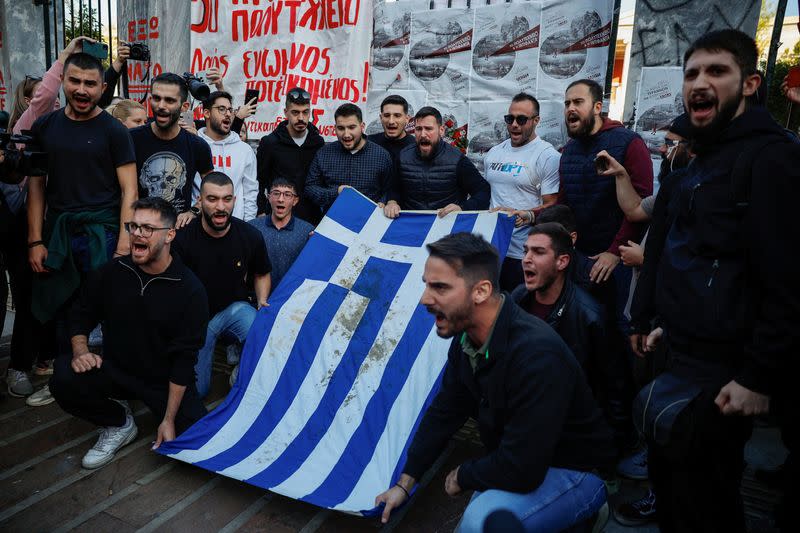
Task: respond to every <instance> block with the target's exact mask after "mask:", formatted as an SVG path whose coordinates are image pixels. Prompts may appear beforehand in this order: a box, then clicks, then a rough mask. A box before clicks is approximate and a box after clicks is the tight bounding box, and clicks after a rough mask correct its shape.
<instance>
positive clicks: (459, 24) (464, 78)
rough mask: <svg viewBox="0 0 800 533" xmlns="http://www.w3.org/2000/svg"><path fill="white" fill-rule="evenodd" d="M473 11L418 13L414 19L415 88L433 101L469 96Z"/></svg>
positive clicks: (412, 56)
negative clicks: (424, 92)
mask: <svg viewBox="0 0 800 533" xmlns="http://www.w3.org/2000/svg"><path fill="white" fill-rule="evenodd" d="M473 18H474V17H473V12H472V10H470V9H465V8H459V9H444V10H440V11H437V12H435V16H433V15H432V14H431V12H430V11H416V12H414V13H413V14H412V18H411V51H410V57H409V67H410V70H411V88H412V89H415V90H420V89H424V90H426V91H428V97H429V98H430V99H443V98H449V99H452V98H459V99H461V98H463V99H464V100H466V99H467V98H468V97H469V81H470V80H469V75H470V70H471V66H470V59H471V57H472V23H473Z"/></svg>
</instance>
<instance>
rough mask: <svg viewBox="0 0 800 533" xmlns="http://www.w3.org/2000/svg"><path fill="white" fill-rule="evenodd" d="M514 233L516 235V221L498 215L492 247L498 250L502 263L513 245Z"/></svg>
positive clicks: (500, 214)
mask: <svg viewBox="0 0 800 533" xmlns="http://www.w3.org/2000/svg"><path fill="white" fill-rule="evenodd" d="M512 233H514V219H513V218H511V217H506V216H504V215H503V214H502V213H498V214H497V224H495V226H494V233H493V234H492V246H494V247H495V248H497V252H498V254H499V255H500V262H501V263H502V261H503V259H504V258H505V257H506V253H507V252H508V247H509V246H510V245H511V234H512Z"/></svg>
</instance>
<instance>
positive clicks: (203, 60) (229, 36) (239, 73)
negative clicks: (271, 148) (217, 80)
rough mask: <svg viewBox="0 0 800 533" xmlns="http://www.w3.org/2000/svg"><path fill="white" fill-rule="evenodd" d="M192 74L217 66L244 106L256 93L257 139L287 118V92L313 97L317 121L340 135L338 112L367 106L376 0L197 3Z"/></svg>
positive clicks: (252, 127)
mask: <svg viewBox="0 0 800 533" xmlns="http://www.w3.org/2000/svg"><path fill="white" fill-rule="evenodd" d="M191 20H192V25H191V49H192V71H193V72H198V71H202V70H204V69H206V68H208V67H211V66H214V67H219V68H220V70H221V72H222V76H223V82H224V84H225V88H226V90H228V91H229V92H230V93H231V94H233V95H234V100H235V101H236V102H235V103H239V102H241V100H240V99H241V98H243V96H244V93H245V90H246V89H256V90H258V93H259V100H258V102H259V105H258V111H257V112H256V114H255V115H254V116H253V117H251V118H250V119H248V121H247V128H248V135H249V138H250V139H251V140H255V139H259V138H261V137H262V136H264V135H267V134H269V133H270V132H272V131H273V130H274V129H275V127H276V126H277V125H278V124H279V123H280V122H281V121H282V120H283V118H284V117H283V116H282V115H283V108H284V100H285V98H286V93H287V92H288V91H289V90H290V89H292V88H295V87H301V88H303V89H305V90H306V91H308V92H309V93H310V95H311V108H312V113H313V120H314V121H315V123H316V125H317V127H318V128H319V131H320V134H321V135H322V136H323V137H325V138H326V139H327V140H332V139H334V138H335V130H334V119H333V113H334V111H335V110H336V108H337V107H339V106H340V105H341V104H343V103H346V102H351V103H354V104H356V105H358V106H360V107H362V108H363V107H364V106H365V104H366V102H367V85H368V81H369V79H368V76H369V55H370V41H371V36H372V0H341V1H340V2H336V3H330V2H328V3H326V2H250V3H243V2H239V1H237V0H201V1H198V2H192V12H191Z"/></svg>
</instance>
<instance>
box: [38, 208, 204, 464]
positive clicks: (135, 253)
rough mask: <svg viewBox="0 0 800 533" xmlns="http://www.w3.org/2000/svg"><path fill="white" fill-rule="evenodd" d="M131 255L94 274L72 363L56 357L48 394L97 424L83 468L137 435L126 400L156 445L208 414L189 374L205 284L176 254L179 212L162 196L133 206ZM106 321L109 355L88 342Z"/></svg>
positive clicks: (77, 314)
mask: <svg viewBox="0 0 800 533" xmlns="http://www.w3.org/2000/svg"><path fill="white" fill-rule="evenodd" d="M132 211H133V213H132V215H131V219H130V220H129V221H128V222H126V223H125V228H126V230H127V231H128V233H130V256H126V257H123V258H120V259H119V260H116V261H111V262H109V263H108V264H106V265H105V266H104V267H103V268H101V269H100V270H98V271H96V272H94V273H93V274H92V275H91V276H90V277H89V279H88V281H87V283H86V284H85V286H84V287H83V290H82V293H81V298H80V300H79V303H78V304H77V305H76V306H75V307H74V308H73V311H72V313H71V316H70V320H71V324H70V333H71V335H72V337H71V340H72V351H71V357H67V358H59V359H58V360H56V364H55V368H54V374H53V377H52V379H51V380H50V388H51V390H52V393H53V396H54V397H55V399H56V401H57V402H58V404H59V405H60V406H61V408H62V409H64V410H65V411H66V412H68V413H70V414H71V415H73V416H76V417H78V418H82V419H84V420H88V421H89V422H92V423H93V424H96V425H98V426H100V428H101V429H100V438H99V439H98V440H97V443H96V444H95V445H94V447H93V448H91V449H90V450H89V451H88V452H86V455H84V456H83V460H82V461H81V464H82V466H83V468H87V469H92V468H99V467H101V466H103V465H105V464H107V463H109V462H111V461H112V460H113V459H114V454H115V453H116V452H117V450H119V449H120V448H121V447H122V446H125V445H126V444H128V443H130V442H132V441H133V439H135V438H136V433H137V428H136V423H135V422H134V420H133V415H132V414H131V411H130V408H129V407H128V404H127V402H125V401H122V400H133V399H138V400H141V401H142V402H144V404H145V405H146V406H147V407H148V408H149V409H150V410H151V411H152V412H153V414H154V415H155V416H156V417H157V418H158V419H160V420H161V423H160V424H159V426H158V432H157V435H156V442H155V445H154V446H153V447H154V448H158V446H159V445H160V444H161V443H162V442H165V441H170V440H173V439H174V438H175V436H176V435H179V434H180V433H182V432H183V431H184V430H186V429H187V428H188V427H189V426H191V425H192V424H193V423H195V422H196V421H197V420H199V419H200V418H202V417H203V416H204V415H205V414H206V409H205V407H204V406H203V404H202V402H201V401H200V398H198V396H197V392H196V391H195V390H194V383H193V367H194V364H195V360H196V357H197V349H198V348H199V347H200V346H201V345H202V344H203V332H204V328H205V324H206V321H207V320H208V306H207V303H206V294H205V291H204V290H203V286H202V285H201V284H200V281H199V280H198V279H197V278H196V277H195V275H194V274H192V272H191V271H190V270H189V269H188V268H186V266H185V265H184V264H183V263H181V261H180V259H179V258H178V257H176V256H174V255H172V254H171V253H170V243H172V242H173V239H174V238H175V220H176V217H177V214H176V213H175V209H174V208H173V207H172V206H171V205H170V204H169V203H167V202H166V201H165V200H163V199H161V198H144V199H142V200H139V201H137V202H136V203H134V204H133V208H132ZM99 321H102V322H103V355H102V356H101V355H99V354H95V353H92V352H91V351H90V350H89V346H88V335H89V332H90V331H91V330H92V328H93V327H95V325H97V323H98V322H99Z"/></svg>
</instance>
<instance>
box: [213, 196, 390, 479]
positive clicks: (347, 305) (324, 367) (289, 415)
mask: <svg viewBox="0 0 800 533" xmlns="http://www.w3.org/2000/svg"><path fill="white" fill-rule="evenodd" d="M328 220H329V221H330V219H328ZM389 224H391V219H388V218H387V217H386V216H384V214H383V211H382V210H381V209H378V208H376V209H375V211H373V213H372V215H371V216H370V218H369V220H368V221H367V223H366V225H365V226H364V229H363V230H362V232H361V233H360V234H358V236H357V238H355V239H353V240H351V241H350V247H349V248H348V250H347V252H346V253H345V256H344V258H343V259H342V261H341V262H340V263H339V266H338V267H337V268H336V271H335V272H334V273H333V275H332V276H331V280H330V282H331V283H335V284H337V285H340V286H342V287H345V288H347V289H351V288H352V287H353V283H355V280H356V279H358V276H359V274H360V273H361V270H362V269H363V267H364V265H365V264H366V261H365V260H364V255H363V254H364V253H365V252H364V249H363V248H362V246H361V244H362V243H363V242H364V241H365V240H366V241H368V242H376V241H379V240H380V238H381V236H382V235H383V234H384V233H385V232H386V229H387V228H388V227H389ZM351 233H352V232H351ZM327 237H328V238H330V239H333V240H336V241H337V242H340V241H341V240H342V239H340V236H339V235H335V234H334V235H328V236H327ZM368 304H369V300H368V299H367V298H364V297H363V296H360V295H358V294H356V293H354V292H349V293H348V294H347V296H346V297H345V299H344V301H343V302H342V305H341V306H340V307H339V309H338V311H337V312H336V315H335V316H334V318H333V320H332V321H331V323H330V325H329V326H328V330H327V331H326V332H325V335H324V336H323V339H322V342H321V343H320V346H319V348H318V349H317V352H316V354H315V356H314V362H313V363H312V364H311V368H310V369H309V372H308V374H307V375H306V377H305V379H304V380H303V383H302V384H301V385H300V388H299V390H298V391H297V393H296V394H295V397H294V399H293V400H292V404H291V405H290V406H289V408H288V409H287V410H286V412H285V413H284V414H283V416H282V417H281V420H280V422H279V423H278V425H277V426H276V427H275V429H274V430H273V431H272V433H271V434H270V435H269V436H267V438H266V439H265V440H264V442H263V443H262V444H261V445H260V446H259V447H258V448H257V449H256V450H255V451H254V452H253V453H251V454H250V455H249V456H248V457H246V458H244V459H243V460H241V461H240V462H238V463H237V464H234V465H231V466H229V467H228V468H226V469H224V470H222V471H221V472H220V473H221V474H223V475H226V476H229V477H233V478H236V479H248V478H250V477H253V476H255V475H257V474H258V473H259V472H261V471H262V470H264V469H265V468H267V467H268V466H269V465H270V464H271V463H272V462H273V461H275V459H277V458H278V457H279V456H280V454H281V453H283V451H284V450H285V449H286V447H287V446H288V445H289V444H290V443H291V442H292V441H293V440H294V438H295V437H297V435H298V433H299V432H300V431H302V429H303V427H305V423H306V421H307V420H308V419H309V417H310V416H311V415H312V414H313V413H314V411H316V409H317V407H318V405H319V403H320V401H321V400H322V396H323V395H324V394H325V390H326V388H327V386H328V381H329V380H330V378H331V376H332V375H333V373H334V372H335V370H336V367H337V366H338V365H339V362H340V361H341V358H342V355H344V353H345V351H346V350H347V346H348V344H349V343H350V339H351V337H352V335H353V330H354V329H355V328H356V326H357V325H358V323H359V322H360V321H361V317H362V315H363V313H364V311H365V310H366V308H367V305H368Z"/></svg>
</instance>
